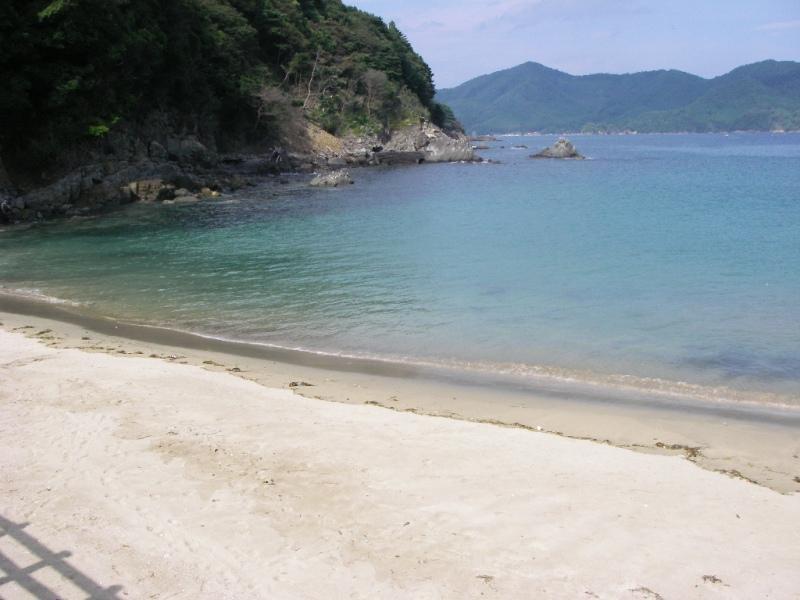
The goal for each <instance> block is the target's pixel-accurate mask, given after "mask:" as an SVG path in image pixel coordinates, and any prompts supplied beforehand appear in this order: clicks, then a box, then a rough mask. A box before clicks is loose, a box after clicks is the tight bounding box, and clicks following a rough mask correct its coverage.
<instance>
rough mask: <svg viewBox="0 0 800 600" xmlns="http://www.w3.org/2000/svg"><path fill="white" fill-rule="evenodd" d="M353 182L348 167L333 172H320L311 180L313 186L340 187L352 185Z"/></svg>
mask: <svg viewBox="0 0 800 600" xmlns="http://www.w3.org/2000/svg"><path fill="white" fill-rule="evenodd" d="M352 183H353V178H352V177H350V172H349V171H347V169H340V170H339V171H332V172H331V173H320V174H319V175H317V176H316V177H314V179H312V180H311V186H312V187H339V186H342V185H351V184H352Z"/></svg>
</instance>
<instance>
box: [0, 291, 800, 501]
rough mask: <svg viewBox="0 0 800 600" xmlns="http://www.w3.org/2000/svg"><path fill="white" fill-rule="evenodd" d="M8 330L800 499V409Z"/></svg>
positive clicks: (12, 311) (14, 304)
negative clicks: (665, 462) (599, 452)
mask: <svg viewBox="0 0 800 600" xmlns="http://www.w3.org/2000/svg"><path fill="white" fill-rule="evenodd" d="M0 322H2V323H3V328H4V329H6V330H9V331H14V330H16V331H18V332H21V333H24V334H26V335H28V336H32V337H36V338H38V339H40V340H41V341H43V342H45V343H46V344H48V345H50V346H53V347H55V348H77V349H81V350H83V351H88V352H104V353H109V354H114V355H118V356H133V357H136V356H147V357H151V358H158V359H161V360H166V361H168V362H175V363H186V364H193V365H196V366H199V367H202V368H204V369H207V370H212V371H223V372H227V373H230V374H232V375H236V376H237V377H240V378H243V379H247V380H250V381H253V382H255V383H258V384H260V385H262V386H266V387H269V388H282V389H287V390H290V391H292V392H293V393H294V394H295V395H298V396H304V397H308V398H311V399H317V400H325V401H331V402H337V403H346V404H369V405H373V406H379V407H382V408H385V409H389V410H393V411H398V412H411V413H417V414H423V415H431V416H443V417H448V418H451V419H456V420H464V421H473V422H483V423H490V424H494V425H499V426H504V427H510V428H518V429H528V430H531V431H535V432H545V433H551V434H555V435H559V436H562V437H567V438H577V439H583V440H591V441H594V442H598V443H602V444H607V445H612V446H617V447H621V448H627V449H630V450H634V451H639V452H645V453H655V454H667V455H678V456H682V457H684V458H685V459H687V460H689V461H691V462H692V463H694V464H696V465H698V466H699V467H701V468H704V469H707V470H711V471H716V472H721V473H725V474H727V475H729V476H732V477H736V478H742V479H744V480H747V481H751V482H753V483H757V484H759V485H763V486H765V487H769V488H771V489H774V490H776V491H779V492H781V493H796V492H800V481H799V480H798V476H800V442H798V441H797V440H798V439H800V436H798V433H799V432H800V410H798V409H795V408H794V407H785V406H772V405H768V404H766V405H753V404H752V403H747V402H744V403H737V402H721V401H703V400H696V399H694V398H691V397H680V396H676V395H674V394H660V395H659V394H655V395H653V394H642V393H640V392H638V391H637V390H634V391H630V390H626V389H624V388H613V389H612V388H608V387H602V386H587V385H569V384H568V385H565V384H564V383H563V382H548V381H547V380H544V382H543V383H542V382H537V384H536V385H534V386H531V385H509V383H508V380H504V381H502V382H501V381H497V380H493V379H491V378H487V377H474V376H468V377H464V374H463V373H455V374H454V373H452V372H448V371H442V370H431V369H425V368H422V367H419V366H415V365H410V364H398V363H390V362H385V361H379V360H370V359H357V358H343V357H339V356H326V355H321V354H314V353H309V352H302V351H295V350H285V349H281V348H275V347H268V346H260V345H254V344H248V343H240V342H231V341H226V340H219V339H215V338H207V337H203V336H199V335H195V334H192V333H186V332H180V331H175V330H171V329H164V328H160V327H152V326H147V325H137V324H129V323H124V322H121V321H117V320H113V319H105V318H99V317H95V316H90V315H87V314H85V313H81V312H76V311H74V310H70V309H68V308H67V309H65V308H64V307H62V306H59V305H55V304H51V303H47V302H42V301H37V300H34V299H30V298H25V297H17V296H11V295H8V294H0Z"/></svg>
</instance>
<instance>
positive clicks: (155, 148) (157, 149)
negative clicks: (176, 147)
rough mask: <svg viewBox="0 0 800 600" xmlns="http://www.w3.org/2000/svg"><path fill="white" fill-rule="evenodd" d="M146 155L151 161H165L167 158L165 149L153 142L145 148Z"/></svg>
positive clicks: (167, 154)
mask: <svg viewBox="0 0 800 600" xmlns="http://www.w3.org/2000/svg"><path fill="white" fill-rule="evenodd" d="M147 154H148V156H150V158H151V159H152V160H167V159H168V158H169V153H168V152H167V149H166V148H164V146H162V145H161V144H159V143H158V142H157V141H155V140H153V141H152V142H150V144H149V145H148V146H147Z"/></svg>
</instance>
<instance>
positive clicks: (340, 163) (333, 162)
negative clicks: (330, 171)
mask: <svg viewBox="0 0 800 600" xmlns="http://www.w3.org/2000/svg"><path fill="white" fill-rule="evenodd" d="M327 163H328V166H329V167H345V166H347V161H346V160H345V159H344V158H341V157H339V156H334V157H332V158H329V159H328V160H327Z"/></svg>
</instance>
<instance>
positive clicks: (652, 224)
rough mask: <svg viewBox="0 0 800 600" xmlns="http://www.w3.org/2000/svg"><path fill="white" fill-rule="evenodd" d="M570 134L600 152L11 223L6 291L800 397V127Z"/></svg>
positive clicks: (514, 365)
mask: <svg viewBox="0 0 800 600" xmlns="http://www.w3.org/2000/svg"><path fill="white" fill-rule="evenodd" d="M571 139H572V140H573V142H574V143H575V145H576V146H577V147H578V149H579V150H580V151H581V152H582V153H583V154H585V155H586V156H587V157H588V158H589V160H585V161H547V160H531V159H529V158H528V155H529V154H531V153H533V152H534V151H535V150H538V149H540V148H543V147H544V146H546V145H548V144H550V143H552V142H553V141H554V140H555V138H554V137H553V136H536V137H507V138H501V140H500V141H499V142H494V143H491V145H492V146H493V148H492V149H491V150H488V151H482V152H481V154H482V156H484V157H485V158H491V159H495V160H497V161H500V163H501V164H441V165H422V166H419V167H396V168H374V169H360V170H355V171H354V172H353V175H354V178H355V180H356V184H355V185H353V186H350V187H348V188H346V189H333V190H326V189H322V190H316V189H310V188H307V187H306V186H305V185H304V184H303V180H302V179H301V178H299V177H296V176H292V177H291V178H290V180H291V181H290V183H289V184H288V185H283V186H281V185H277V184H270V185H262V186H259V187H255V188H248V189H246V190H242V191H240V192H237V193H235V194H228V195H225V196H224V197H223V198H222V199H220V200H209V201H203V202H201V203H197V204H192V205H179V204H175V205H163V206H159V205H135V206H130V207H127V208H125V209H123V210H120V211H117V212H114V213H111V214H107V215H104V216H101V217H96V218H85V219H73V220H70V221H61V222H53V223H47V224H41V225H36V226H32V227H26V228H6V229H5V230H2V231H0V286H2V288H4V289H5V290H6V291H14V292H18V293H25V294H31V295H38V296H42V297H48V298H51V299H56V298H57V299H60V300H62V301H68V302H69V303H75V304H76V305H78V306H79V307H80V310H84V311H90V312H93V313H96V314H101V315H108V316H113V317H118V318H122V319H126V320H129V321H132V322H138V323H152V324H158V325H165V326H168V327H174V328H177V329H181V330H187V331H193V332H198V333H202V334H206V335H211V336H215V337H221V338H225V339H232V340H242V341H250V342H257V343H264V344H270V345H276V346H281V347H287V348H298V349H304V350H308V351H313V352H323V353H331V354H342V355H352V356H363V357H376V358H383V359H386V360H391V361H402V362H411V363H421V364H434V365H444V366H449V367H453V368H456V369H465V370H470V371H479V372H483V371H485V372H488V373H493V374H499V375H507V376H509V377H515V378H519V377H523V378H524V377H542V376H545V377H555V378H557V379H558V378H562V379H569V380H587V381H598V382H612V383H615V384H624V385H633V386H643V387H648V386H650V387H661V388H663V389H665V390H670V389H673V388H674V389H695V388H694V386H697V388H696V389H697V391H698V393H705V392H708V393H709V394H710V395H712V396H713V395H716V396H722V397H724V396H726V395H731V396H734V395H736V393H738V392H747V393H749V394H750V396H748V397H756V398H759V397H762V395H763V397H764V398H768V397H769V398H772V399H773V400H774V399H775V398H777V399H778V401H780V402H789V403H796V404H800V134H782V135H779V134H768V133H765V134H755V133H740V134H730V135H638V136H634V135H631V136H573V137H572V138H571ZM513 144H525V145H527V146H528V147H529V148H528V149H527V150H525V149H513V148H512V147H511V146H512V145H513ZM753 394H755V396H753Z"/></svg>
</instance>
